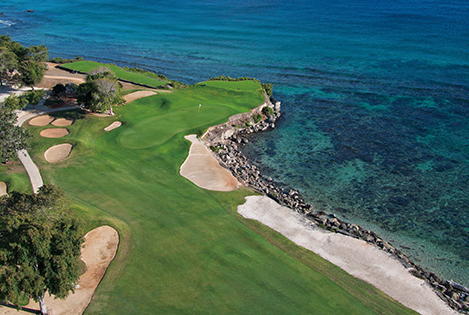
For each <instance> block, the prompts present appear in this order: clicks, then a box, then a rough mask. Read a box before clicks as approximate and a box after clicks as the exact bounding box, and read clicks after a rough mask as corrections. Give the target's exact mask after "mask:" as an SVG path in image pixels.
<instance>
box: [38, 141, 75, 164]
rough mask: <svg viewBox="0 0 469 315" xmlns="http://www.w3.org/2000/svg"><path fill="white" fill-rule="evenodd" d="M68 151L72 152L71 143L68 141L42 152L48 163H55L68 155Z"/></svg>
mask: <svg viewBox="0 0 469 315" xmlns="http://www.w3.org/2000/svg"><path fill="white" fill-rule="evenodd" d="M70 152H72V145H71V144H70V143H62V144H58V145H54V146H53V147H50V148H49V149H47V151H46V152H44V158H45V159H46V161H47V162H49V163H56V162H60V161H62V160H63V159H65V158H66V157H67V156H69V155H70Z"/></svg>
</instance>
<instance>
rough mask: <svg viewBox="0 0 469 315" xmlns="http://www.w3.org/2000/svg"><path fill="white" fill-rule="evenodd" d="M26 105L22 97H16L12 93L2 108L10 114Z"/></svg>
mask: <svg viewBox="0 0 469 315" xmlns="http://www.w3.org/2000/svg"><path fill="white" fill-rule="evenodd" d="M26 105H28V100H27V98H26V97H25V96H24V95H20V96H16V95H15V94H14V93H13V94H10V95H9V96H8V97H7V98H6V99H5V100H4V102H3V107H4V108H5V109H6V110H7V111H10V112H12V111H14V110H17V109H22V108H25V107H26Z"/></svg>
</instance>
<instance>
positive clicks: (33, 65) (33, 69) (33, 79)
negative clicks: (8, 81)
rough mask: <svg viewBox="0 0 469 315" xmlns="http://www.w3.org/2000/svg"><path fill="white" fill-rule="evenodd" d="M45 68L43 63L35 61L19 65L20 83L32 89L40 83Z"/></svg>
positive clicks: (27, 61) (26, 61)
mask: <svg viewBox="0 0 469 315" xmlns="http://www.w3.org/2000/svg"><path fill="white" fill-rule="evenodd" d="M45 70H46V68H45V66H44V64H43V63H41V62H38V61H35V60H25V61H23V62H21V63H20V73H21V76H20V80H21V83H22V84H24V85H26V86H29V87H32V88H33V89H34V86H35V85H36V84H38V83H39V82H41V80H42V78H43V77H44V72H45Z"/></svg>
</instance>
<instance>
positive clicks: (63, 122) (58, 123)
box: [51, 118, 75, 127]
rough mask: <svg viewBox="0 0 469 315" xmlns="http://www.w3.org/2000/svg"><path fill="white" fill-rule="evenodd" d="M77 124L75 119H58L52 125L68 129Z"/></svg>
mask: <svg viewBox="0 0 469 315" xmlns="http://www.w3.org/2000/svg"><path fill="white" fill-rule="evenodd" d="M74 122H75V119H68V118H57V119H56V120H54V121H53V122H52V123H51V124H52V125H54V126H56V127H66V126H70V125H72V124H73V123H74Z"/></svg>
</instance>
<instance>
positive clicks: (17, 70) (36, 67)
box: [0, 35, 49, 86]
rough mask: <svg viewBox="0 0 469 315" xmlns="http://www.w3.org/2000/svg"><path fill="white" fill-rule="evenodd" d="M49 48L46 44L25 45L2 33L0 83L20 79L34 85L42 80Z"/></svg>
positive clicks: (25, 83)
mask: <svg viewBox="0 0 469 315" xmlns="http://www.w3.org/2000/svg"><path fill="white" fill-rule="evenodd" d="M48 50H49V49H48V48H47V47H46V46H45V45H39V46H30V47H23V45H21V44H20V43H18V42H15V41H12V40H11V38H10V36H8V35H0V83H3V81H4V80H8V81H16V80H19V82H20V83H21V84H23V85H26V86H34V85H36V84H37V83H39V82H41V80H42V78H43V76H44V71H45V65H44V62H45V61H47V59H48V57H49V53H48ZM15 74H16V75H15Z"/></svg>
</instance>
